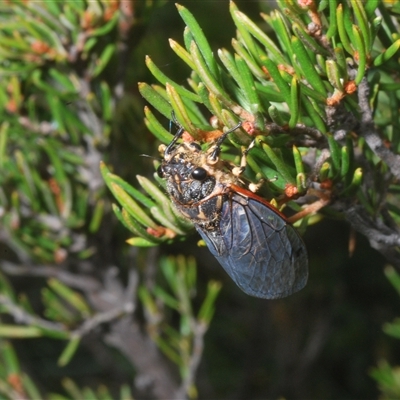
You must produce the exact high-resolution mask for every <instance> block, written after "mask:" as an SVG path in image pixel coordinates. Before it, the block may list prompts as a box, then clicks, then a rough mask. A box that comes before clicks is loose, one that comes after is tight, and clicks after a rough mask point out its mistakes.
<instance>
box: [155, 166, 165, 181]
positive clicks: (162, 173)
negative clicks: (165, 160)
mask: <svg viewBox="0 0 400 400" xmlns="http://www.w3.org/2000/svg"><path fill="white" fill-rule="evenodd" d="M157 175H158V176H159V177H160V178H164V176H165V173H164V168H163V167H162V165H159V166H158V168H157Z"/></svg>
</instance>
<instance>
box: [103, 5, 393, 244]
mask: <svg viewBox="0 0 400 400" xmlns="http://www.w3.org/2000/svg"><path fill="white" fill-rule="evenodd" d="M372 3H373V2H370V3H368V6H365V8H364V6H363V5H362V4H361V2H358V1H354V2H351V6H349V5H348V4H347V3H338V4H336V3H333V2H321V3H320V4H319V8H318V10H317V9H316V8H315V6H311V5H310V6H308V7H307V6H304V7H301V6H299V5H296V4H295V3H292V2H285V1H282V2H280V8H281V10H276V11H274V12H272V13H271V14H270V15H266V14H262V17H263V19H264V20H265V22H266V23H267V31H270V32H272V31H273V32H274V34H275V35H276V38H277V39H278V41H277V43H275V42H274V41H273V40H272V39H271V37H269V36H268V35H267V34H266V33H265V32H264V31H263V30H261V29H260V28H259V27H258V26H257V25H256V24H255V23H254V22H253V21H251V20H250V19H249V18H248V17H247V16H246V15H245V14H244V13H242V12H241V11H240V10H239V9H238V8H237V7H236V5H235V4H234V3H233V2H231V4H230V12H231V15H232V18H233V21H234V23H235V25H236V28H237V39H234V40H233V42H232V45H233V48H234V53H233V54H232V53H231V52H229V51H228V50H226V49H221V50H218V57H219V59H220V61H221V63H218V59H217V58H216V57H215V56H214V53H213V51H212V50H211V46H210V45H209V43H208V41H207V39H206V37H205V35H204V33H203V31H202V29H201V27H200V26H199V24H198V22H197V21H196V19H195V18H194V16H193V15H192V14H191V13H190V11H189V10H187V9H186V8H185V7H183V6H180V5H178V6H177V8H178V12H179V13H180V15H181V17H182V19H183V20H184V21H185V23H186V25H187V26H186V29H185V32H184V35H183V40H184V47H183V46H181V45H179V44H178V43H176V42H175V41H170V45H171V48H172V50H174V52H175V53H176V54H177V55H178V56H179V57H180V58H181V59H182V61H183V62H185V63H186V64H187V65H188V66H189V67H190V68H191V69H192V73H191V74H190V77H189V78H188V84H189V87H190V88H189V89H186V88H184V87H182V86H181V85H179V84H177V83H176V82H174V81H172V80H170V79H169V78H168V77H167V76H166V75H165V74H164V73H163V72H161V70H160V69H159V68H158V67H157V66H156V65H155V64H154V63H153V61H152V60H151V59H150V58H149V57H147V58H146V64H147V66H148V68H149V69H150V71H151V72H152V74H153V75H154V77H155V78H156V79H157V80H158V81H159V83H160V84H161V85H162V86H158V85H153V86H149V85H148V84H145V83H140V84H139V90H140V92H141V94H142V96H143V97H144V98H145V99H146V100H147V101H148V102H149V103H150V104H151V105H152V106H153V107H154V108H156V109H157V111H158V112H159V113H160V114H162V115H163V116H164V117H166V118H168V119H169V118H171V115H172V112H173V113H174V114H175V116H176V119H177V120H178V121H179V124H181V125H182V126H183V127H184V129H185V130H186V131H187V132H188V133H189V134H190V135H192V137H193V138H194V139H197V140H201V141H207V140H208V139H207V131H213V130H214V129H215V128H216V127H217V129H222V127H226V128H230V127H232V126H235V125H236V124H237V123H238V122H239V121H241V122H242V132H241V133H238V134H236V133H233V134H232V135H230V140H231V143H232V144H233V145H234V146H233V147H231V146H225V147H224V148H223V157H225V158H226V159H228V160H233V161H234V162H238V150H237V149H235V148H237V147H240V146H246V145H248V144H249V143H250V141H251V140H252V136H255V137H256V141H255V143H256V148H254V150H252V151H250V153H249V155H248V165H249V168H248V170H247V178H249V179H250V180H252V179H255V180H259V179H261V178H263V179H265V180H267V181H269V183H268V188H264V191H265V194H266V195H267V196H269V197H282V196H283V195H286V196H288V192H287V188H288V186H289V187H293V186H294V187H296V190H297V194H296V195H295V197H296V196H299V195H301V194H305V193H307V192H308V190H309V189H310V187H311V186H315V184H316V183H317V184H319V186H318V188H319V189H318V190H317V192H315V191H314V193H317V194H318V192H319V196H320V197H324V198H329V199H333V198H334V199H335V200H339V201H343V202H348V201H349V200H350V201H354V200H357V201H359V202H361V203H362V204H363V207H365V209H366V210H368V212H369V213H370V215H371V217H373V216H375V215H376V213H377V212H378V210H379V202H376V201H374V199H373V197H372V196H371V193H372V192H375V191H376V190H377V188H378V187H379V186H380V184H381V182H377V181H375V182H373V186H370V185H369V188H366V187H365V183H364V182H365V180H364V175H365V171H367V172H368V173H369V171H370V169H375V168H378V169H380V171H381V173H384V171H386V170H387V167H388V166H387V165H385V164H384V163H381V164H378V165H377V158H376V155H377V154H376V151H375V152H371V151H370V148H369V147H367V146H365V140H364V137H363V134H362V133H359V132H357V126H356V124H355V123H353V125H351V123H350V124H349V122H346V119H349V118H353V119H354V120H357V119H358V118H361V117H362V113H363V112H364V111H363V110H362V109H360V106H359V98H358V96H359V92H358V91H357V86H358V85H360V83H361V82H362V80H363V78H365V76H366V73H367V71H368V69H369V66H370V65H371V64H374V63H375V61H376V60H377V59H379V60H380V61H378V63H381V60H382V59H383V58H384V59H385V60H386V61H387V62H385V63H382V64H381V66H382V69H381V71H379V72H377V71H374V72H373V73H370V74H369V78H368V80H369V81H370V82H376V84H375V87H374V97H375V98H377V97H378V96H379V97H381V96H385V93H384V91H383V90H382V89H380V88H379V83H378V82H379V81H378V79H379V78H378V76H379V74H382V76H383V75H384V76H385V78H386V79H389V80H390V81H391V83H392V84H393V85H394V84H395V79H396V78H395V76H396V70H395V67H394V66H395V65H397V64H395V63H394V62H393V60H392V58H393V56H394V55H395V49H396V40H397V39H396V38H395V35H394V36H393V38H392V39H391V42H392V43H393V44H391V45H390V46H388V47H389V48H388V49H387V50H383V43H386V42H387V40H388V38H387V37H386V34H385V33H384V32H385V31H387V30H389V29H390V27H389V25H390V24H389V22H388V20H387V19H384V20H382V17H377V16H376V13H375V8H376V7H377V6H378V4H375V5H373V4H372ZM335 4H336V5H335ZM381 9H382V10H381ZM380 12H387V10H386V9H384V7H383V6H382V7H380ZM310 27H312V29H311V28H310ZM390 60H392V62H390ZM392 98H393V96H392ZM386 106H388V104H386ZM398 106H399V104H398V100H394V103H393V104H392V105H391V106H390V109H391V110H392V111H391V112H392V115H393V114H394V113H395V110H396V109H397V107H398ZM373 112H374V113H375V116H376V118H377V119H379V118H380V117H381V116H383V114H388V113H387V111H386V112H383V109H382V108H380V107H379V106H378V108H377V109H376V110H374V111H373ZM204 113H209V114H211V115H213V116H214V117H213V118H215V120H214V122H212V123H208V122H207V121H206V120H205V118H204ZM145 114H146V125H147V127H148V128H149V129H150V130H151V131H152V133H153V134H154V135H155V136H156V137H157V138H158V139H159V140H161V141H162V142H163V143H169V142H170V140H171V136H170V135H168V132H167V131H166V130H165V129H164V128H163V127H162V124H161V123H160V122H159V121H158V120H157V119H156V117H155V115H154V113H153V112H152V111H150V109H148V108H146V109H145ZM216 121H217V122H216ZM385 122H386V126H385V125H384V124H381V125H380V126H381V128H382V131H383V135H382V136H383V138H384V140H387V141H390V142H391V143H392V147H393V151H395V152H398V150H399V148H398V143H397V139H395V138H394V136H393V134H392V123H393V118H392V120H391V124H390V125H389V124H388V121H387V119H386V120H385ZM290 145H292V146H293V145H295V146H296V149H297V150H293V151H294V153H291V152H289V151H288V149H287V147H288V146H290ZM315 148H317V152H316V153H315V154H314V153H309V152H310V151H311V152H314V149H315ZM360 151H361V152H362V153H363V157H364V159H365V160H367V162H368V163H369V165H368V166H366V165H364V164H363V163H360V162H359V158H358V157H355V154H358V153H359V152H360ZM300 155H301V156H300ZM310 157H312V158H313V161H312V163H308V165H304V164H303V161H302V158H310ZM387 161H388V160H387ZM389 168H392V169H393V165H389ZM368 179H369V178H368ZM146 182H147V183H144V181H140V184H141V185H142V184H143V185H145V186H147V187H148V181H146ZM388 184H389V185H391V186H392V188H393V189H394V190H396V183H395V181H389V182H388ZM109 186H110V185H109ZM110 188H111V187H110ZM143 188H144V190H145V191H146V192H147V193H148V194H149V196H150V197H151V198H152V199H153V200H155V199H159V202H158V204H155V205H153V207H151V208H150V210H151V214H152V215H151V217H152V220H151V221H148V220H147V219H146V222H144V220H143V217H144V215H141V216H140V217H139V214H138V211H132V210H131V211H129V209H130V207H129V205H128V203H124V201H123V200H122V199H121V196H120V197H119V201H120V203H121V204H122V205H123V207H124V209H123V211H122V212H120V215H121V217H120V219H121V220H125V223H126V220H127V219H128V218H129V216H130V217H132V218H133V219H134V220H135V222H134V221H132V220H131V221H130V223H129V229H130V230H131V232H133V233H134V234H135V236H138V237H140V238H141V239H139V238H137V237H135V238H132V240H131V243H132V244H139V245H146V246H148V245H150V244H154V245H155V244H158V243H160V241H168V242H169V241H170V240H171V237H173V236H175V235H177V236H179V235H185V234H186V233H185V232H182V229H180V227H178V226H177V225H179V223H178V222H177V218H179V217H177V216H176V214H175V213H174V211H173V209H172V210H171V209H169V206H167V205H166V199H165V198H163V195H162V194H161V193H160V192H159V190H158V189H155V190H154V191H149V190H148V189H147V188H146V187H143ZM325 189H328V190H325ZM161 199H162V200H161ZM125 201H126V199H125ZM148 201H151V200H150V199H149V200H148ZM156 203H157V202H156ZM289 205H291V206H292V207H293V208H294V209H297V207H296V206H295V205H294V204H293V203H289ZM154 206H155V207H156V208H154ZM393 206H394V204H389V205H388V207H391V208H393ZM167 208H168V210H166V209H167ZM156 210H157V211H156ZM124 212H125V214H124ZM140 212H141V211H140ZM123 215H125V216H123ZM147 215H149V214H147ZM155 215H157V216H158V218H156V217H155ZM149 216H150V215H149ZM395 217H396V216H395ZM155 224H161V226H157V228H155ZM145 229H147V231H144V230H145ZM163 229H164V231H163ZM171 231H172V232H171Z"/></svg>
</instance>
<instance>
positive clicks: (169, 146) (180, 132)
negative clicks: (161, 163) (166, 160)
mask: <svg viewBox="0 0 400 400" xmlns="http://www.w3.org/2000/svg"><path fill="white" fill-rule="evenodd" d="M171 119H172V121H173V122H174V124H175V125H176V126H177V127H178V131H177V132H176V133H175V135H174V138H173V139H172V140H171V143H170V144H169V145H168V146H167V147H166V149H165V152H164V154H169V153H170V152H171V150H172V148H173V147H174V145H175V143H176V142H177V141H178V139H180V138H181V136H182V135H183V132H184V131H185V130H184V129H183V126H182V125H181V124H180V123H179V122H178V120H177V119H176V116H175V113H174V112H173V111H172V113H171Z"/></svg>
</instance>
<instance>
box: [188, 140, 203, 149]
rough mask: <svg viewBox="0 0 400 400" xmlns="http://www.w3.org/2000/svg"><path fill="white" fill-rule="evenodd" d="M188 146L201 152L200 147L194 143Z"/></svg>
mask: <svg viewBox="0 0 400 400" xmlns="http://www.w3.org/2000/svg"><path fill="white" fill-rule="evenodd" d="M189 146H190V147H191V148H192V149H194V150H197V151H201V146H200V145H199V144H198V143H196V142H191V143H190V144H189Z"/></svg>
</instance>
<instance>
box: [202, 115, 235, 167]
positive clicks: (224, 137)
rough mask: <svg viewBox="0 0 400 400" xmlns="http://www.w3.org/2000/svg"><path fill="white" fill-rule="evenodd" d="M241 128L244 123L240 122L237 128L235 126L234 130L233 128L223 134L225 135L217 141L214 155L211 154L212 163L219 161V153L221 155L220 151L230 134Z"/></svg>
mask: <svg viewBox="0 0 400 400" xmlns="http://www.w3.org/2000/svg"><path fill="white" fill-rule="evenodd" d="M241 126H242V123H241V122H239V123H238V124H237V125H236V126H234V127H233V128H231V129H229V130H228V131H226V132H225V133H223V134H222V135H221V136H220V137H219V138H218V139H217V141H216V142H215V145H214V149H213V151H212V153H211V154H210V156H209V159H210V160H211V161H216V160H217V158H218V156H219V153H220V151H221V145H222V142H223V141H224V140H225V139H226V137H227V136H228V135H229V134H230V133H232V132H234V131H236V129H238V128H240V127H241Z"/></svg>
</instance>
